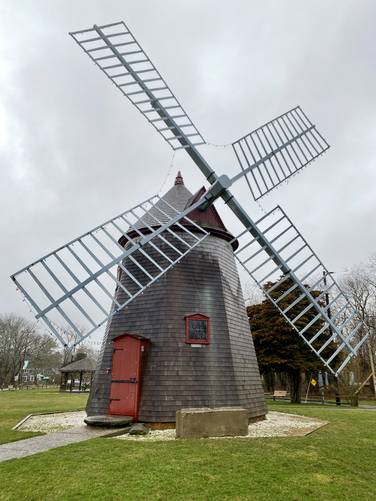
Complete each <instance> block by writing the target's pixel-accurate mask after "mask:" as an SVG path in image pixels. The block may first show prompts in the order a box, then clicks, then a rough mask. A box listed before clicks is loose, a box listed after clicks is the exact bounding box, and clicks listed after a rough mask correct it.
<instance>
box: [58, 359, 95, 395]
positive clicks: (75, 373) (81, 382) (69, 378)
mask: <svg viewBox="0 0 376 501" xmlns="http://www.w3.org/2000/svg"><path fill="white" fill-rule="evenodd" d="M95 365H96V362H95V361H94V360H92V359H91V358H87V357H85V358H80V359H78V360H75V361H74V362H71V363H69V364H67V365H64V366H63V367H61V369H60V372H61V384H60V391H70V392H72V391H86V390H89V389H90V387H91V384H92V382H93V377H94V372H95ZM77 380H78V386H77Z"/></svg>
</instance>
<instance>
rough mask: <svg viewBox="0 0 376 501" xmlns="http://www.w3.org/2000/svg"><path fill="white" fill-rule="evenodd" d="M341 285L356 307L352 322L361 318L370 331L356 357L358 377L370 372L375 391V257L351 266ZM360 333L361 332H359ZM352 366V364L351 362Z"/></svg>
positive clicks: (375, 390)
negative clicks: (354, 266) (364, 262)
mask: <svg viewBox="0 0 376 501" xmlns="http://www.w3.org/2000/svg"><path fill="white" fill-rule="evenodd" d="M342 287H343V289H344V290H345V292H346V294H347V296H348V298H349V300H350V301H351V302H352V304H353V305H354V307H355V309H356V312H357V314H356V316H355V317H354V322H359V320H362V321H363V322H364V324H365V325H366V328H367V329H369V331H370V336H369V338H368V341H367V343H366V344H365V345H363V346H362V348H361V350H360V356H359V358H358V368H357V369H358V377H362V374H361V373H363V375H364V373H365V372H366V373H367V374H369V372H370V371H371V372H372V379H373V389H374V393H376V375H375V369H374V355H375V351H376V334H375V326H376V325H375V323H376V257H375V256H374V257H372V258H371V259H370V260H369V262H368V263H367V264H366V265H362V266H358V267H356V268H353V269H352V270H351V271H350V272H349V274H348V275H347V276H346V277H345V278H344V279H343V280H342ZM360 334H361V333H360ZM353 367H354V364H353Z"/></svg>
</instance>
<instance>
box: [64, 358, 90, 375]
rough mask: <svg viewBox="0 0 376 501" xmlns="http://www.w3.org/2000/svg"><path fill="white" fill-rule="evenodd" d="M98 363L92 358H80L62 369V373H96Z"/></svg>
mask: <svg viewBox="0 0 376 501" xmlns="http://www.w3.org/2000/svg"><path fill="white" fill-rule="evenodd" d="M95 366H96V362H95V361H94V360H92V359H91V358H87V357H85V358H80V359H79V360H75V361H74V362H71V363H70V364H67V365H64V366H63V367H61V369H60V372H94V371H95Z"/></svg>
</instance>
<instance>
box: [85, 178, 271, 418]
mask: <svg viewBox="0 0 376 501" xmlns="http://www.w3.org/2000/svg"><path fill="white" fill-rule="evenodd" d="M204 191H205V190H204V189H201V190H200V191H199V192H198V193H196V195H194V196H192V194H191V193H190V192H189V191H188V189H187V188H186V187H185V186H184V182H183V178H182V177H181V175H180V173H179V174H178V176H177V178H176V180H175V184H174V186H173V187H172V188H171V189H170V190H169V191H168V192H167V193H166V194H165V195H164V196H163V197H162V198H161V200H160V201H159V202H158V203H157V204H156V205H155V206H154V207H153V209H152V210H151V211H150V212H149V213H147V214H146V215H145V216H144V217H143V218H142V220H141V221H140V223H139V225H138V228H137V229H138V231H139V232H140V233H141V234H145V233H147V232H148V231H150V228H152V227H153V226H155V224H156V223H157V224H160V223H163V222H164V219H166V217H164V218H163V219H162V217H163V216H164V214H163V211H165V210H166V208H168V206H169V205H173V206H174V207H175V208H177V209H178V210H184V209H185V208H186V207H187V206H189V205H190V204H191V203H194V202H195V201H196V200H197V199H200V198H201V196H202V194H203V192H204ZM158 209H160V210H161V212H159V213H158ZM155 217H157V218H158V221H156V220H155V219H154V218H155ZM161 219H162V220H161ZM190 220H191V221H192V222H194V223H196V224H197V225H198V226H197V227H196V226H195V225H189V226H188V229H189V231H191V232H192V233H194V232H197V234H200V233H201V232H202V230H205V231H206V232H207V234H208V235H207V237H206V238H205V240H204V241H203V242H202V243H201V244H200V245H199V246H198V247H196V248H195V249H194V250H192V251H191V252H190V253H189V254H188V255H187V256H186V257H185V258H184V259H183V260H182V261H181V263H180V264H179V266H176V267H174V268H173V269H172V270H170V271H169V272H168V273H166V275H164V277H163V278H161V279H160V280H158V282H157V283H156V284H154V285H153V287H150V288H149V289H147V290H146V291H145V292H144V294H143V295H142V296H141V297H139V298H138V299H137V300H135V301H133V302H132V303H131V304H130V305H129V307H128V308H126V309H122V310H120V311H119V312H118V313H116V314H115V315H114V316H113V317H112V319H111V320H110V322H109V324H108V327H107V331H106V336H105V340H104V343H103V350H102V352H101V355H100V361H99V364H98V370H97V372H96V377H95V380H94V385H93V388H92V392H91V395H90V398H89V403H88V406H87V411H88V415H93V414H94V415H103V414H106V413H107V412H109V413H110V414H120V415H130V416H133V417H135V418H136V419H137V418H138V419H140V420H141V421H148V422H153V421H154V422H171V421H175V415H176V411H177V410H178V409H181V408H190V407H219V406H241V407H244V408H246V409H248V410H249V415H250V418H256V417H259V416H263V415H264V414H265V406H264V394H263V389H262V385H261V382H260V376H259V372H258V365H257V360H256V356H255V351H254V347H253V341H252V336H250V333H249V324H248V319H247V316H246V314H245V308H244V299H243V295H242V291H241V286H240V280H239V275H238V272H237V269H236V264H235V259H234V253H233V250H234V248H236V246H237V243H236V242H235V241H233V238H234V237H233V236H232V235H230V233H229V232H228V231H227V230H226V228H225V226H224V224H223V222H222V221H221V218H220V216H219V215H218V213H217V211H216V209H215V208H214V206H213V205H212V206H210V207H208V208H207V209H206V210H205V211H200V210H198V209H196V210H194V211H193V212H191V213H190ZM186 227H187V226H186ZM176 233H177V235H179V236H181V235H182V234H183V233H184V232H179V228H176ZM231 241H233V243H232V245H231V243H230V242H231ZM169 243H172V244H173V245H177V244H178V243H179V242H178V240H177V239H176V238H170V239H169ZM180 243H181V242H180ZM160 249H162V250H163V252H165V253H168V252H169V250H170V251H171V248H170V247H169V245H168V243H164V245H163V246H160ZM172 252H173V251H172ZM139 260H140V262H141V263H142V264H143V266H145V267H146V266H147V264H148V263H147V261H148V259H147V258H146V257H145V256H144V257H142V256H139ZM123 264H124V267H126V268H127V269H128V270H130V269H132V263H130V262H124V263H123ZM133 268H134V267H133ZM132 273H137V270H136V269H133V270H132ZM119 278H120V281H121V282H122V284H123V285H124V286H125V287H126V288H129V287H130V285H131V284H130V279H129V277H127V275H125V274H124V273H122V272H121V271H120V272H119ZM140 278H141V277H140ZM124 294H125V293H124V291H123V290H122V289H121V288H120V287H118V288H117V292H116V296H115V298H116V299H117V301H118V302H119V303H121V302H122V301H123V299H124ZM124 333H126V334H124Z"/></svg>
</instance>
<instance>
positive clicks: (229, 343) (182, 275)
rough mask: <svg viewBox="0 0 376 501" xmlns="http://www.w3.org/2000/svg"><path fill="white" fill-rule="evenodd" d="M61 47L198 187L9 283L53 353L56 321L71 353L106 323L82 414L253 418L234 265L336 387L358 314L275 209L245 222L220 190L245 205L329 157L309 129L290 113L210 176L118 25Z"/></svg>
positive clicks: (174, 108) (184, 125)
mask: <svg viewBox="0 0 376 501" xmlns="http://www.w3.org/2000/svg"><path fill="white" fill-rule="evenodd" d="M71 35H72V37H73V38H74V39H75V41H76V42H77V43H78V44H79V45H80V47H81V48H82V49H83V50H84V51H85V53H86V54H87V55H88V56H89V57H90V58H91V59H92V61H93V62H94V63H95V64H96V65H97V66H98V67H99V68H100V69H101V70H102V71H103V72H104V73H105V75H106V76H107V77H108V78H109V79H110V80H111V81H112V83H113V84H114V85H115V86H116V87H117V89H118V90H120V92H121V93H122V94H123V95H125V96H126V97H127V98H128V99H129V100H130V101H131V102H132V104H133V105H134V106H136V107H137V109H138V110H139V111H140V112H141V113H142V114H143V115H144V116H145V117H146V118H147V120H148V121H149V122H150V123H151V124H152V125H153V126H154V128H155V129H156V130H157V131H158V132H159V133H160V134H161V135H162V137H163V138H164V139H165V140H166V141H167V143H168V144H169V145H170V146H171V147H172V148H173V149H174V150H177V149H184V150H185V151H186V152H187V154H188V155H189V156H190V157H191V159H192V160H193V161H194V163H195V164H196V165H197V167H198V168H199V169H200V171H201V172H202V173H203V174H204V176H205V178H206V180H207V182H208V183H209V185H210V188H209V189H208V190H207V191H205V190H204V189H202V190H200V191H198V192H197V193H196V194H195V195H194V196H192V195H191V194H190V193H189V191H188V190H187V189H186V188H185V186H184V184H183V181H182V178H181V176H178V178H177V180H176V184H175V185H174V187H173V188H172V189H171V190H170V191H169V192H168V193H166V195H165V196H163V197H162V198H160V197H159V196H154V197H151V198H149V199H147V200H146V201H144V202H142V203H140V204H139V205H137V206H136V207H133V208H132V209H130V210H127V211H126V212H124V213H122V214H120V215H119V216H116V217H114V218H113V219H111V220H109V221H106V222H105V223H103V224H101V225H99V226H97V227H96V228H94V229H93V230H91V231H88V232H86V233H85V234H84V235H82V236H80V237H78V238H76V239H74V240H72V241H71V242H69V243H68V244H66V245H64V246H62V247H60V248H59V249H57V250H55V251H54V252H51V253H49V254H47V255H46V256H44V257H43V258H41V259H39V260H38V261H36V262H34V263H32V264H31V265H29V266H27V267H25V268H23V269H22V270H20V271H19V272H17V273H16V274H14V275H12V279H13V281H14V282H15V283H16V285H17V287H18V288H19V290H20V291H21V292H22V293H23V294H24V296H25V297H26V299H27V300H28V301H29V302H30V304H31V305H32V307H33V308H34V309H35V311H36V317H37V318H41V319H42V320H43V321H44V322H45V324H46V325H47V327H48V328H49V329H50V331H51V332H52V333H53V334H55V335H56V336H57V338H58V339H59V340H60V341H61V342H62V343H63V344H64V345H66V343H65V340H64V339H63V338H62V336H61V334H60V332H59V329H58V328H56V325H58V324H61V323H62V322H63V323H66V324H67V325H68V326H69V327H70V328H71V329H72V330H74V332H75V333H76V341H75V344H78V343H79V342H81V341H83V340H84V339H85V338H86V337H88V336H89V335H91V334H92V333H93V332H94V331H95V330H96V329H97V328H98V327H99V326H101V325H104V324H105V323H107V328H106V335H105V340H104V344H103V349H102V353H101V356H100V362H99V367H98V371H97V375H96V379H95V384H94V386H93V390H92V394H91V397H90V401H89V405H88V411H89V413H91V414H103V413H113V414H123V413H124V412H126V413H127V414H131V415H133V416H134V417H136V418H137V417H139V418H140V419H142V420H145V421H171V420H174V415H175V411H176V410H177V409H179V408H181V407H187V406H194V407H197V406H218V405H227V406H233V405H241V406H242V407H246V408H247V409H248V410H249V415H250V417H257V416H260V415H263V414H264V412H265V409H264V404H263V396H262V390H261V386H260V380H259V374H258V369H257V364H256V360H255V354H254V350H253V345H252V340H251V336H250V335H249V332H248V330H249V329H248V323H247V319H246V318H245V312H244V302H243V298H242V293H241V289H240V284H239V278H238V274H237V271H236V267H235V260H237V261H238V263H239V264H240V265H241V266H243V267H244V269H245V270H246V271H247V273H248V274H249V275H250V276H251V277H252V278H253V279H254V280H255V282H256V283H257V284H258V285H259V286H260V287H262V286H263V284H264V283H265V282H266V281H271V282H274V285H273V286H272V287H271V288H268V290H267V291H265V290H264V292H265V293H266V295H267V297H268V298H269V299H270V300H271V301H272V303H273V304H274V305H275V307H276V308H277V309H278V310H279V311H280V313H281V315H283V317H284V318H285V319H286V321H287V322H289V323H290V324H291V326H292V327H293V328H294V329H295V330H296V331H297V335H299V336H301V337H302V338H303V339H304V341H305V342H306V343H307V345H308V346H309V347H310V348H311V349H312V350H313V351H314V352H315V353H316V355H317V356H318V357H319V358H320V359H321V361H322V363H323V364H324V365H325V366H326V368H327V369H328V370H330V371H331V372H332V373H333V374H334V375H335V376H338V375H339V374H340V372H341V371H342V370H343V368H344V367H345V366H346V365H347V363H348V362H349V361H350V360H351V359H352V358H353V357H354V356H355V355H356V353H357V351H358V349H359V348H360V346H361V345H362V344H363V343H364V342H365V340H366V339H367V337H368V332H367V330H366V329H365V327H364V324H363V323H362V322H359V323H355V324H354V322H353V319H354V318H355V317H356V312H355V311H354V310H353V308H352V306H351V305H350V303H349V301H348V300H347V298H346V297H345V295H344V294H343V292H342V291H341V290H340V289H339V287H338V285H337V284H336V282H335V281H334V279H333V277H332V276H331V275H330V274H328V272H327V270H326V269H325V267H324V265H323V264H322V262H321V261H320V260H319V258H318V257H317V256H316V254H315V253H314V251H313V250H312V248H311V247H310V246H309V245H308V243H307V242H306V240H305V239H304V238H303V237H302V235H301V234H300V233H299V231H298V230H297V229H296V227H295V226H294V225H293V223H292V222H291V220H290V219H289V218H288V216H287V215H286V214H285V213H284V212H283V210H282V209H281V208H280V207H276V208H275V209H273V210H272V211H270V212H269V213H268V214H266V215H264V216H263V217H262V218H261V219H259V220H258V221H256V222H255V221H253V219H252V218H251V217H250V216H249V214H248V212H247V211H246V210H245V209H244V208H243V207H242V206H241V205H240V203H239V202H238V201H237V200H236V199H235V197H234V196H233V194H232V193H231V191H230V189H229V188H230V187H231V185H232V184H233V183H235V182H237V181H239V180H242V181H246V183H247V185H248V187H249V189H250V191H251V194H252V196H253V198H254V199H255V200H257V199H259V198H260V197H262V196H263V195H265V194H266V193H268V192H270V191H271V190H272V189H274V188H275V187H276V186H278V185H279V184H281V183H282V182H283V181H284V180H286V179H287V178H289V177H290V176H292V175H294V174H295V173H296V172H298V171H299V170H300V169H302V168H303V167H304V166H305V165H307V164H309V163H310V162H312V161H313V160H315V159H316V158H317V157H318V156H320V155H321V154H322V153H324V152H325V151H326V150H327V149H328V148H329V145H328V144H327V142H326V141H325V139H324V138H323V137H322V136H321V134H320V133H319V132H318V131H317V128H316V126H315V125H313V124H312V123H311V121H310V120H309V119H308V118H307V116H306V115H305V114H304V112H303V111H302V110H301V108H300V107H297V108H294V109H292V110H290V111H288V112H287V113H284V114H283V115H281V116H279V117H277V118H275V119H274V120H272V121H270V122H268V123H266V124H264V125H263V126H261V127H259V128H258V129H256V130H254V131H253V132H251V133H249V134H247V135H246V136H244V137H242V138H241V139H239V140H237V141H235V142H234V143H233V145H232V146H233V150H234V153H235V157H236V160H237V162H238V164H239V167H240V169H239V170H240V171H239V173H238V174H237V175H235V176H234V177H233V178H231V179H230V178H229V177H228V176H226V175H222V176H217V174H216V173H215V171H214V170H213V168H212V167H211V166H210V165H209V163H208V162H207V161H206V160H205V158H204V157H203V156H202V154H201V153H200V152H199V149H198V147H199V145H201V144H204V143H205V141H204V139H203V137H202V135H201V134H200V133H199V131H198V129H197V128H196V127H195V125H194V124H193V122H192V121H191V120H190V118H189V117H188V115H187V113H186V112H185V110H184V109H183V107H182V106H181V104H180V103H179V101H178V100H177V99H176V97H175V96H174V94H173V93H172V92H171V90H170V88H169V87H168V85H167V84H166V82H165V81H164V79H163V78H162V77H161V75H160V74H159V72H158V71H157V69H156V68H155V66H154V65H153V64H152V62H151V61H150V59H149V58H148V56H147V55H146V53H145V52H144V51H143V49H142V48H141V46H140V45H139V44H138V42H137V41H136V39H135V38H134V37H133V35H132V33H131V32H130V30H129V29H128V27H127V26H126V25H125V24H124V23H123V22H119V23H113V24H110V25H105V26H97V25H94V26H93V28H89V29H86V30H81V31H77V32H74V33H71ZM218 198H222V200H223V201H224V202H225V205H226V206H227V208H228V209H229V210H231V211H232V212H233V214H235V216H236V217H237V218H238V219H239V221H240V222H241V224H242V225H243V226H244V231H243V232H242V233H240V235H237V236H235V237H232V235H231V234H230V233H229V232H228V231H227V229H226V228H225V227H224V225H223V223H222V221H221V219H220V217H219V215H218V213H217V211H216V209H215V208H214V205H213V204H214V203H215V201H216V200H217V199H218ZM323 276H324V277H325V281H323ZM286 285H287V287H288V289H287V290H286ZM114 289H115V294H114ZM317 290H319V291H320V293H319V294H317V293H316V291H317ZM291 293H293V294H291ZM290 298H293V299H291V300H290ZM328 298H329V300H328V301H327V299H328ZM109 301H111V305H112V306H110V305H109V304H108V302H109ZM286 302H287V303H286ZM307 313H309V315H307ZM81 325H86V327H85V331H84V332H85V333H83V331H82V329H81V328H80V326H81ZM141 381H142V385H141Z"/></svg>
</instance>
